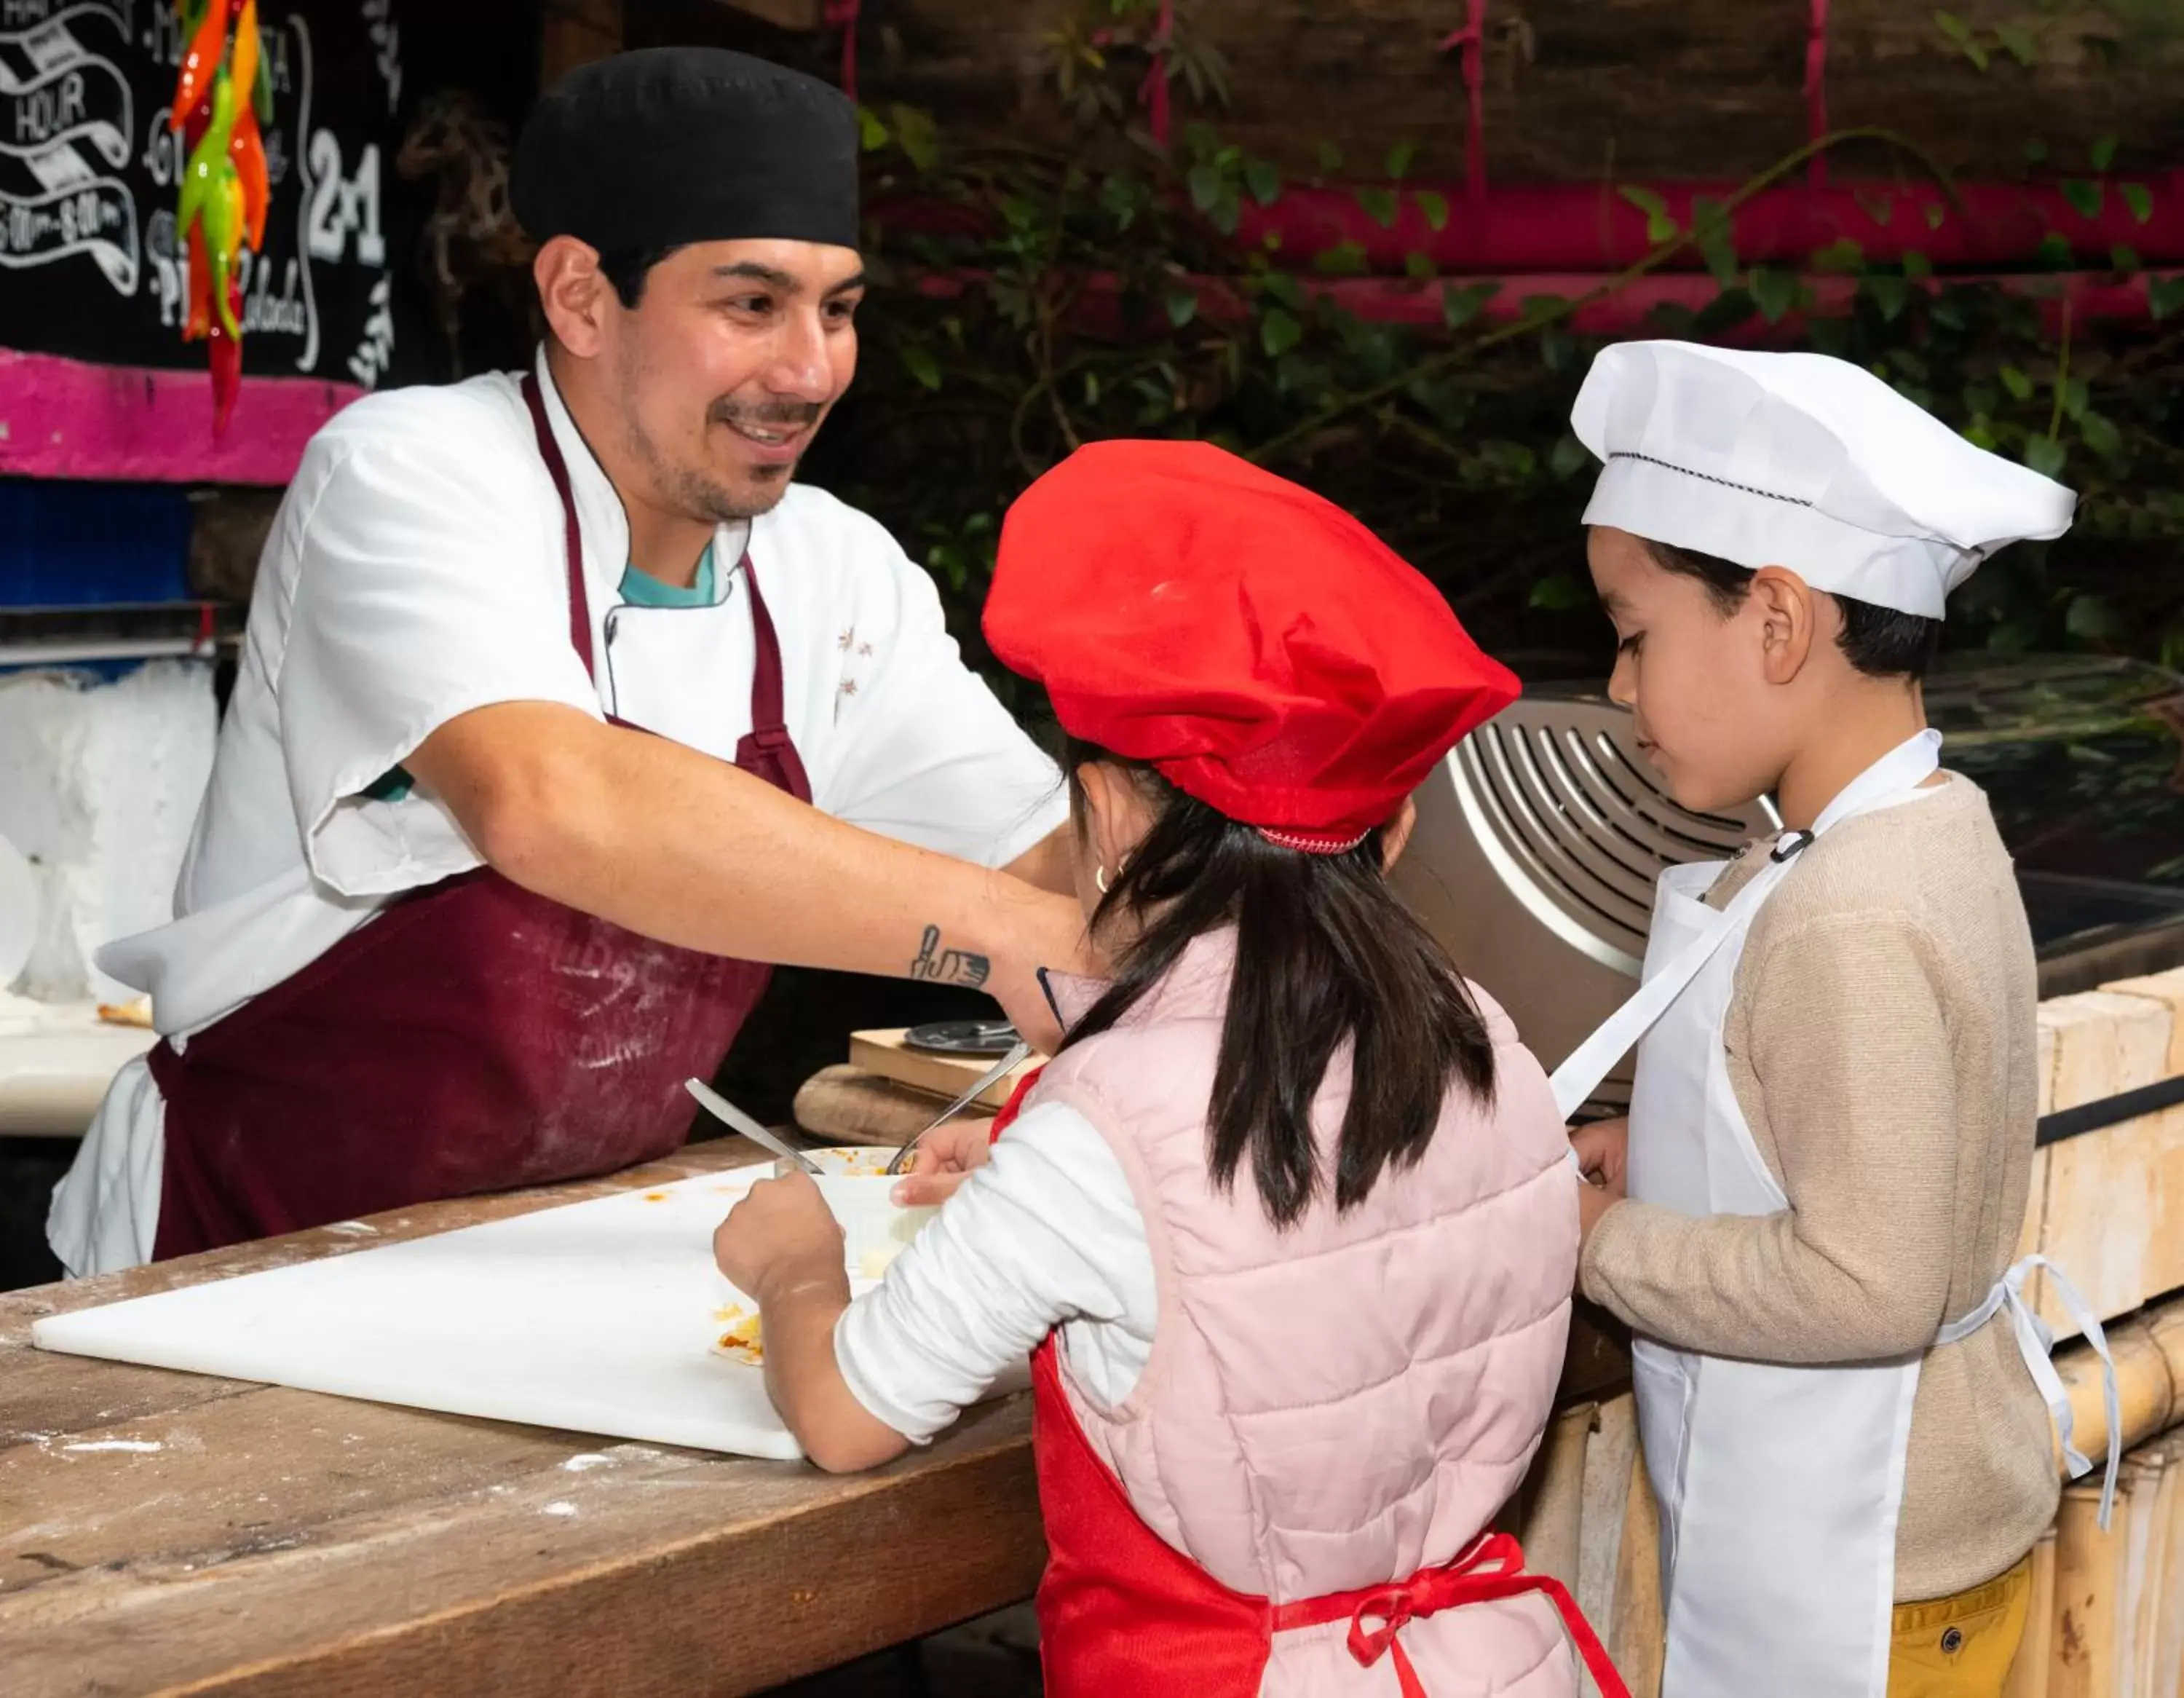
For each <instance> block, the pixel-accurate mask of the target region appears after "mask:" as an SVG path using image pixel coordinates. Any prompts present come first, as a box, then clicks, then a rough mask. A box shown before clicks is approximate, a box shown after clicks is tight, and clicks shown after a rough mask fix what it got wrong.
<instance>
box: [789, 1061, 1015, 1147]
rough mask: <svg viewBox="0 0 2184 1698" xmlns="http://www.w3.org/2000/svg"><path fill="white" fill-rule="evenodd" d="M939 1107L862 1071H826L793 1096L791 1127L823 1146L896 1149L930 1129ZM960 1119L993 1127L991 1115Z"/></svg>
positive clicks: (975, 1113) (969, 1113)
mask: <svg viewBox="0 0 2184 1698" xmlns="http://www.w3.org/2000/svg"><path fill="white" fill-rule="evenodd" d="M944 1106H945V1099H944V1098H939V1097H936V1096H934V1095H933V1093H932V1092H928V1091H920V1090H917V1089H916V1088H915V1087H913V1086H907V1085H898V1084H897V1083H896V1082H895V1081H894V1080H892V1079H883V1078H882V1077H881V1076H880V1075H878V1074H877V1073H867V1072H866V1071H865V1070H864V1069H863V1068H861V1067H828V1068H824V1069H822V1070H820V1071H819V1072H817V1073H815V1074H813V1075H811V1077H810V1078H809V1079H807V1080H805V1081H804V1088H803V1089H802V1090H800V1091H799V1092H797V1093H796V1124H797V1125H798V1126H799V1128H800V1129H801V1130H803V1131H806V1132H809V1133H810V1134H811V1136H812V1137H815V1138H817V1139H819V1140H820V1141H822V1142H825V1143H830V1144H885V1145H888V1146H889V1147H898V1146H900V1145H902V1144H905V1143H907V1142H910V1140H911V1138H913V1137H917V1134H918V1133H920V1132H922V1131H924V1130H925V1129H926V1128H927V1127H928V1126H929V1125H932V1124H933V1116H934V1115H935V1114H939V1112H940V1110H941V1109H942V1108H944ZM962 1118H963V1119H964V1120H975V1121H977V1122H978V1123H979V1124H980V1125H992V1124H993V1112H992V1111H991V1110H990V1109H983V1108H978V1107H975V1106H974V1107H972V1108H969V1109H965V1110H964V1111H963V1114H962Z"/></svg>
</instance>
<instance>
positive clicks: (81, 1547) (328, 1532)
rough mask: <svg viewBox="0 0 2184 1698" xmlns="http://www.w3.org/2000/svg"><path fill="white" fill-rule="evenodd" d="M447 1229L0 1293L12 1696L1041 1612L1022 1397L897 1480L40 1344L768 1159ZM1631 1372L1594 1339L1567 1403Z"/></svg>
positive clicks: (529, 1204)
mask: <svg viewBox="0 0 2184 1698" xmlns="http://www.w3.org/2000/svg"><path fill="white" fill-rule="evenodd" d="M755 1159H760V1155H759V1152H757V1151H756V1150H755V1148H752V1147H751V1146H750V1145H749V1144H746V1143H744V1142H743V1141H742V1140H740V1139H724V1140H721V1141H720V1142H713V1143H705V1144H699V1145H694V1146H693V1147H691V1148H689V1149H688V1150H685V1151H683V1152H682V1153H681V1154H680V1155H678V1156H677V1157H676V1158H675V1159H672V1160H670V1161H666V1162H662V1163H660V1164H657V1165H654V1166H650V1167H645V1168H639V1169H636V1170H632V1171H630V1172H627V1173H624V1174H619V1175H616V1176H614V1177H612V1178H610V1179H604V1180H596V1181H587V1182H584V1183H580V1184H576V1185H568V1186H561V1187H553V1188H550V1189H546V1190H540V1191H532V1192H525V1193H516V1194H514V1195H510V1196H504V1197H493V1198H476V1199H472V1200H470V1201H465V1202H460V1203H448V1204H433V1205H431V1206H428V1207H425V1208H421V1209H409V1210H406V1211H404V1212H401V1213H398V1214H394V1215H381V1216H378V1217H376V1219H375V1220H373V1221H371V1222H370V1225H371V1226H374V1227H375V1228H376V1231H375V1232H370V1233H366V1232H361V1231H359V1230H357V1229H355V1228H354V1227H353V1226H352V1227H350V1228H348V1229H347V1230H343V1229H342V1228H326V1229H321V1230H320V1231H317V1232H303V1233H298V1234H296V1235H294V1236H292V1237H286V1238H277V1239H272V1240H269V1241H267V1242H265V1243H257V1244H249V1245H244V1246H241V1247H238V1248H234V1249H230V1250H220V1251H215V1252H213V1253H212V1254H208V1255H203V1256H196V1257H192V1258H189V1259H187V1260H181V1261H176V1262H170V1263H165V1264H162V1265H159V1266H157V1267H152V1268H139V1269H136V1270H133V1271H131V1272H128V1273H124V1274H115V1275H111V1276H108V1277H106V1278H103V1279H97V1280H90V1281H86V1282H82V1283H81V1284H78V1285H73V1286H43V1287H37V1288H36V1289H34V1290H31V1291H25V1292H19V1293H14V1294H12V1295H8V1296H0V1667H4V1668H5V1670H6V1676H7V1678H6V1679H5V1681H4V1683H0V1687H4V1690H5V1693H6V1695H7V1698H49V1695H59V1694H82V1695H89V1694H92V1693H96V1694H98V1695H100V1698H122V1695H135V1694H144V1693H157V1692H175V1693H179V1692H182V1691H187V1692H189V1693H191V1694H192V1695H209V1694H219V1695H222V1698H229V1695H243V1694H248V1695H250V1698H275V1695H285V1694H294V1695H298V1698H306V1695H308V1698H349V1695H355V1698H366V1695H369V1698H385V1695H387V1694H390V1693H393V1694H401V1693H404V1692H410V1693H416V1694H420V1695H426V1698H441V1695H454V1694H460V1693H469V1692H481V1693H482V1692H491V1693H493V1694H495V1695H499V1698H525V1695H530V1694H538V1695H541V1698H543V1695H549V1694H550V1695H554V1698H580V1695H588V1694H599V1695H602V1698H606V1695H613V1698H643V1695H647V1694H653V1693H660V1694H668V1693H672V1694H676V1695H678V1698H681V1695H696V1694H728V1693H740V1692H749V1691H752V1690H757V1689H760V1688H762V1687H766V1686H769V1685H772V1684H776V1683H777V1682H780V1681H783V1680H787V1679H789V1678H793V1677H794V1676H796V1675H799V1674H803V1673H811V1672H813V1671H815V1670H817V1669H821V1668H825V1667H832V1666H833V1665H834V1664H836V1663H838V1662H844V1661H846V1660H848V1659H849V1658H850V1657H853V1656H860V1655H862V1654H864V1653H866V1652H867V1651H872V1650H875V1649H877V1648H878V1647H880V1646H883V1645H891V1644H894V1643H896V1642H899V1641H900V1640H903V1639H911V1638H914V1637H916V1636H917V1635H920V1634H927V1633H930V1632H932V1631H933V1630H935V1629H937V1628H941V1627H944V1626H946V1625H948V1624H949V1623H953V1622H956V1621H960V1620H962V1619H964V1618H965V1617H970V1616H972V1615H976V1614H978V1613H981V1612H982V1611H987V1610H990V1609H994V1608H997V1607H999V1606H1001V1605H1003V1604H1006V1603H1010V1602H1012V1601H1014V1600H1018V1599H1021V1598H1023V1597H1026V1596H1028V1595H1029V1594H1030V1592H1031V1591H1032V1589H1033V1588H1034V1585H1035V1584H1036V1583H1037V1580H1038V1577H1039V1567H1040V1564H1041V1563H1042V1562H1043V1561H1044V1560H1045V1546H1044V1543H1043V1541H1042V1539H1041V1537H1040V1533H1039V1505H1038V1500H1037V1495H1036V1493H1035V1492H1034V1487H1033V1482H1032V1471H1031V1455H1030V1433H1031V1413H1030V1406H1029V1402H1028V1399H1023V1398H1017V1399H1010V1400H1008V1401H1006V1402H1003V1403H1000V1404H995V1405H988V1406H986V1407H983V1408H981V1409H978V1410H973V1411H972V1413H971V1414H970V1415H969V1416H967V1417H966V1418H965V1419H964V1421H963V1422H962V1423H961V1425H960V1426H959V1427H957V1428H956V1430H955V1431H954V1432H952V1433H950V1434H949V1435H948V1436H947V1437H946V1438H943V1439H942V1440H941V1441H940V1442H939V1443H938V1444H934V1445H933V1447H932V1448H931V1449H928V1450H927V1451H925V1452H923V1453H922V1454H920V1455H915V1456H912V1457H910V1458H907V1459H905V1461H902V1462H900V1463H898V1464H897V1465H895V1466H894V1467H891V1468H889V1469H886V1470H883V1471H882V1472H878V1473H876V1474H872V1475H866V1476H862V1477H852V1478H847V1479H834V1478H830V1477H827V1476H825V1475H822V1474H820V1473H818V1472H815V1471H813V1470H811V1469H810V1468H808V1467H806V1466H803V1465H801V1464H782V1463H772V1462H756V1461H743V1460H739V1459H735V1458H729V1457H724V1456H718V1455H711V1454H709V1453H706V1452H702V1451H693V1450H682V1449H673V1448H671V1447H666V1446H655V1445H643V1444H619V1443H611V1442H609V1441H606V1440H602V1439H599V1438H592V1437H588V1436H586V1435H583V1434H580V1433H555V1432H551V1431H547V1430H544V1429H542V1428H538V1427H516V1426H512V1425H507V1424H504V1423H499V1422H485V1421H476V1420H471V1419H467V1418H465V1417H460V1416H443V1415H434V1414H427V1413H425V1412H422V1411H419V1410H409V1409H398V1408H393V1407H390V1406H387V1405H378V1404H369V1403H359V1402H354V1401H351V1400H348V1399H340V1398H331V1397H322V1396H319V1395H316V1394H311V1393H307V1392H297V1391H289V1390H285V1389H282V1388H277V1387H267V1386H259V1385H253V1384H248V1383H244V1382H238V1381H233V1380H220V1379H211V1378H206V1377H200V1376H198V1375H193V1374H180V1373H170V1372H168V1371H164V1370H161V1369H156V1368H139V1367H132V1366H125V1365H122V1364H118V1363H110V1362H101V1361H94V1360H86V1359H83V1358H80V1357H74V1356H59V1355H48V1354H44V1353H42V1352H40V1351H36V1350H34V1349H31V1346H30V1343H29V1337H30V1329H31V1322H32V1321H35V1320H36V1319H37V1318H38V1317H39V1316H40V1315H47V1314H50V1313H53V1312H56V1311H58V1310H62V1309H73V1308H79V1307H83V1306H86V1305H89V1304H97V1303H106V1302H113V1301H115V1300H118V1299H121V1298H125V1297H135V1296H141V1295H143V1294H145V1293H149V1292H153V1291H159V1290H164V1289H167V1288H168V1287H172V1286H176V1285H182V1284H191V1283H195V1282H198V1281H202V1280H207V1279H216V1278H220V1277H224V1276H228V1275H231V1274H237V1273H245V1272H248V1271H252V1270H254V1269H258V1268H264V1267H270V1266H276V1265H282V1264H286V1263H290V1262H294V1261H297V1260H304V1259H309V1258H312V1257H317V1256H326V1255H339V1254H345V1253H348V1252H350V1251H353V1250H356V1249H359V1248H364V1247H365V1246H367V1245H370V1244H374V1243H387V1242H388V1241H390V1240H393V1239H398V1238H407V1237H421V1236H422V1235H424V1234H426V1233H430V1232H445V1231H448V1230H450V1229H452V1228H454V1227H457V1226H471V1225H474V1224H476V1223H477V1222H479V1221H482V1220H493V1219H498V1218H499V1217H501V1216H504V1215H513V1214H518V1213H522V1212H525V1211H527V1210H530V1209H538V1208H542V1207H545V1206H548V1205H549V1204H556V1203H566V1202H574V1201H577V1200H578V1199H580V1198H585V1197H592V1196H598V1195H600V1194H602V1193H606V1192H609V1191H612V1190H617V1189H622V1188H627V1187H642V1186H649V1185H656V1184H659V1183H660V1182H662V1181H665V1180H667V1179H676V1178H682V1177H686V1176H691V1175H694V1174H699V1173H705V1172H711V1171H716V1170H720V1169H722V1168H726V1167H731V1166H738V1165H743V1164H744V1163H746V1162H749V1161H752V1160H755ZM1624 1371H1625V1369H1624V1360H1623V1358H1622V1355H1621V1352H1620V1351H1619V1349H1618V1348H1617V1347H1616V1346H1615V1345H1613V1343H1611V1342H1609V1341H1608V1340H1607V1339H1605V1338H1603V1337H1602V1335H1601V1334H1600V1333H1599V1332H1596V1330H1595V1329H1593V1328H1591V1327H1589V1326H1587V1325H1585V1324H1584V1323H1582V1322H1581V1323H1580V1327H1578V1329H1577V1331H1576V1332H1575V1334H1574V1336H1573V1338H1572V1340H1571V1352H1570V1360H1569V1363H1568V1367H1567V1369H1566V1371H1565V1392H1566V1395H1567V1396H1568V1397H1569V1398H1572V1399H1577V1398H1586V1397H1591V1396H1594V1395H1596V1394H1598V1393H1599V1392H1600V1390H1601V1389H1602V1388H1604V1387H1606V1386H1608V1385H1611V1384H1613V1382H1615V1381H1617V1380H1618V1379H1619V1377H1621V1376H1622V1375H1623V1374H1624Z"/></svg>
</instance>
